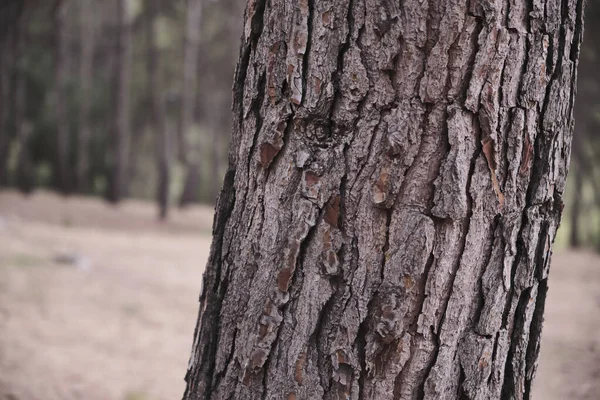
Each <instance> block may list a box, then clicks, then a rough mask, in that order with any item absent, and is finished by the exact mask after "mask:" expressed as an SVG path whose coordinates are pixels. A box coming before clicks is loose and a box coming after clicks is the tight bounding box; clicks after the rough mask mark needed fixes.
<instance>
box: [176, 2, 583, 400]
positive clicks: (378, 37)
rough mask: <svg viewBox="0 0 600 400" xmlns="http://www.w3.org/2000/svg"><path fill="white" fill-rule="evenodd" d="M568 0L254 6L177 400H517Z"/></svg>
mask: <svg viewBox="0 0 600 400" xmlns="http://www.w3.org/2000/svg"><path fill="white" fill-rule="evenodd" d="M582 3H583V1H582V0H565V1H562V2H558V1H548V2H545V3H540V2H536V1H534V2H518V1H506V2H500V1H497V2H489V1H485V2H477V1H475V2H471V4H472V5H471V6H467V5H466V4H467V2H466V1H454V0H440V1H433V2H427V1H421V0H406V1H403V2H400V3H398V2H395V3H392V2H387V1H385V2H384V1H374V0H337V1H333V0H322V1H313V0H285V1H278V2H274V1H272V2H268V1H265V0H250V1H249V3H248V7H247V9H246V20H245V27H244V35H243V38H242V40H243V43H242V48H241V55H240V61H239V64H238V68H237V74H236V78H235V83H234V102H233V109H234V132H233V138H232V142H231V147H230V153H229V170H228V172H227V174H226V177H225V183H224V186H223V190H222V192H221V195H220V198H219V201H218V205H217V210H216V216H215V222H214V228H213V244H212V249H211V254H210V258H209V261H208V265H207V270H206V273H205V275H204V280H203V291H202V294H201V298H200V316H199V319H198V325H197V328H196V334H195V338H194V345H193V349H192V355H191V358H190V363H189V368H188V373H187V375H186V381H187V389H186V392H185V395H184V399H189V400H191V399H203V400H208V399H244V400H252V399H286V400H294V399H353V400H354V399H411V400H416V399H424V400H452V399H473V400H475V399H477V400H487V399H489V400H492V399H494V400H495V399H529V398H530V397H531V384H532V380H533V377H534V375H535V371H536V364H537V355H538V352H539V344H540V335H541V328H542V320H543V311H544V302H545V296H546V291H547V278H548V270H549V265H550V254H551V244H552V242H553V240H554V237H555V233H556V230H557V228H558V225H559V221H560V217H561V212H562V209H563V194H564V189H565V179H566V173H567V169H568V159H569V153H570V143H571V138H572V132H573V101H574V93H575V81H576V66H577V60H578V57H579V48H580V41H581V37H582V25H583V22H582V7H583V6H582Z"/></svg>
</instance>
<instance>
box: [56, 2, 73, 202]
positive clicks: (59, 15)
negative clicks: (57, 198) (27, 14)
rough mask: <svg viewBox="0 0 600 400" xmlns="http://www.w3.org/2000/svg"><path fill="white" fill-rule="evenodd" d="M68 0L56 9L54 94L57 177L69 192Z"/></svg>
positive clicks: (61, 189) (66, 191) (63, 188)
mask: <svg viewBox="0 0 600 400" xmlns="http://www.w3.org/2000/svg"><path fill="white" fill-rule="evenodd" d="M68 6H69V2H68V1H62V0H58V4H57V6H56V9H55V15H54V18H55V34H56V38H55V40H56V42H55V59H54V68H55V73H56V85H55V95H54V102H55V104H54V106H55V113H56V116H55V120H56V165H55V174H56V176H55V178H56V185H57V187H58V190H60V191H61V192H63V193H68V192H69V191H70V189H71V187H70V182H69V166H70V162H69V142H70V135H69V116H68V96H67V80H68V70H67V67H68V65H69V61H68V60H67V57H69V51H68V37H67V33H68V32H67V29H68V27H67V9H68Z"/></svg>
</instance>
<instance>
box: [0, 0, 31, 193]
mask: <svg viewBox="0 0 600 400" xmlns="http://www.w3.org/2000/svg"><path fill="white" fill-rule="evenodd" d="M24 4H25V3H24V2H23V1H22V0H4V1H2V2H0V186H5V185H7V184H8V180H9V179H8V178H9V177H8V155H9V150H10V143H11V140H12V137H11V134H10V129H9V126H8V121H9V115H10V111H11V109H12V107H11V104H10V103H11V101H10V96H11V74H12V72H13V68H12V67H13V65H14V54H13V51H14V47H13V43H14V42H13V40H14V37H15V35H16V31H17V30H18V29H19V24H20V23H21V20H20V16H21V14H22V12H23V9H24Z"/></svg>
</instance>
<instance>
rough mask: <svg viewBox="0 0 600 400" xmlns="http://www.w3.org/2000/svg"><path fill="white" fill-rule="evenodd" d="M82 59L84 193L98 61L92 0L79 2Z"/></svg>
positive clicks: (80, 173)
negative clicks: (94, 78) (95, 64)
mask: <svg viewBox="0 0 600 400" xmlns="http://www.w3.org/2000/svg"><path fill="white" fill-rule="evenodd" d="M79 3H80V4H79V26H80V42H79V43H80V59H79V87H80V99H79V121H78V130H77V139H78V140H77V173H76V180H77V189H78V190H79V191H80V192H89V190H90V182H91V177H90V139H91V135H92V132H91V126H90V106H91V97H92V81H93V68H92V64H93V61H94V25H93V24H92V21H93V20H94V15H93V6H94V5H93V3H92V1H91V0H81V1H80V2H79Z"/></svg>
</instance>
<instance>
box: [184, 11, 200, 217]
mask: <svg viewBox="0 0 600 400" xmlns="http://www.w3.org/2000/svg"><path fill="white" fill-rule="evenodd" d="M201 16H202V0H188V4H187V24H186V31H185V44H184V61H183V91H182V92H183V96H182V97H183V103H182V105H181V130H180V134H179V142H178V143H179V146H180V147H179V154H180V158H181V159H182V161H183V164H184V167H185V170H186V177H185V182H184V186H183V192H182V193H181V198H180V200H179V205H180V206H182V207H183V206H186V205H188V204H190V203H195V202H198V200H199V198H198V191H199V188H200V166H199V162H200V148H199V147H200V146H199V140H198V138H196V137H193V136H192V135H193V131H192V132H191V131H190V128H191V127H192V126H193V125H194V122H195V121H194V115H195V112H194V111H195V110H196V92H197V89H198V79H197V77H196V74H197V72H198V51H199V49H200V26H201V25H200V24H201V21H200V18H201ZM196 134H197V133H196Z"/></svg>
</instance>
